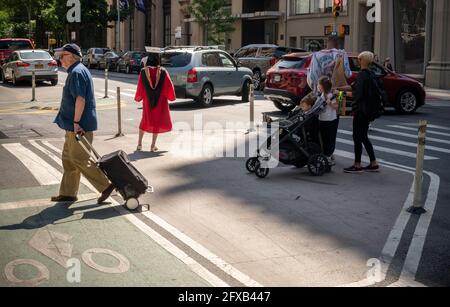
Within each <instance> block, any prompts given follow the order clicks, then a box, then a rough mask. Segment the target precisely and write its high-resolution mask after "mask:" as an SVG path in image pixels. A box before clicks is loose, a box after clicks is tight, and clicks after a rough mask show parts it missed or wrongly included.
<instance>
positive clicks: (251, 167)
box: [246, 98, 331, 178]
mask: <svg viewBox="0 0 450 307" xmlns="http://www.w3.org/2000/svg"><path fill="white" fill-rule="evenodd" d="M325 107H326V101H324V100H323V99H322V98H318V99H317V101H316V103H315V104H314V106H313V107H312V108H311V110H309V111H308V112H306V113H303V112H302V111H300V110H297V111H293V112H292V113H291V114H290V115H289V116H288V117H287V118H286V119H284V120H281V121H279V122H278V123H279V127H278V129H276V130H273V129H274V128H273V127H271V125H270V124H269V125H268V130H269V131H268V134H269V137H268V139H267V141H266V142H265V143H264V144H263V145H262V146H260V147H259V149H258V150H257V156H256V157H254V158H250V159H248V160H247V162H246V168H247V170H248V171H249V172H250V173H255V174H256V176H258V177H259V178H265V177H267V176H268V175H269V166H268V164H269V161H271V160H272V159H277V160H278V161H279V162H281V163H283V164H286V165H294V166H295V167H297V168H303V167H305V166H308V170H309V172H310V173H311V175H313V176H323V175H324V174H325V173H326V172H330V171H331V167H330V165H329V162H328V158H327V157H326V156H325V155H323V154H322V153H321V152H322V150H321V146H320V141H319V135H318V134H319V132H318V129H317V131H308V130H309V129H308V127H309V126H311V124H313V121H318V115H319V114H320V113H321V112H322V111H323V110H324V108H325ZM312 130H314V129H312ZM277 138H278V140H277ZM275 146H278V148H279V151H278V155H277V154H276V152H274V150H273V149H274V148H276V147H275Z"/></svg>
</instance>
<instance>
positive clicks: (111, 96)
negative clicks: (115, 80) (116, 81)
mask: <svg viewBox="0 0 450 307" xmlns="http://www.w3.org/2000/svg"><path fill="white" fill-rule="evenodd" d="M95 95H97V97H98V98H104V97H105V93H100V92H95ZM108 96H109V98H116V96H114V95H108Z"/></svg>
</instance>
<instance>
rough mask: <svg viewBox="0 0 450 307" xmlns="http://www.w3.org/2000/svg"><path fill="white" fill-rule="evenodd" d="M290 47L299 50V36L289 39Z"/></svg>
mask: <svg viewBox="0 0 450 307" xmlns="http://www.w3.org/2000/svg"><path fill="white" fill-rule="evenodd" d="M289 47H292V48H297V36H291V37H289Z"/></svg>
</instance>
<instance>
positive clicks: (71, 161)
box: [59, 131, 109, 197]
mask: <svg viewBox="0 0 450 307" xmlns="http://www.w3.org/2000/svg"><path fill="white" fill-rule="evenodd" d="M85 136H86V139H87V140H88V141H89V143H91V144H92V141H93V138H94V134H93V133H92V132H87V133H86V134H85ZM62 162H63V168H64V175H63V178H62V182H61V187H60V189H59V195H63V196H71V197H76V196H77V194H78V189H79V187H80V178H81V175H83V176H84V177H85V178H86V179H87V180H88V181H89V182H90V183H91V184H92V185H93V186H94V187H95V188H96V189H97V190H98V191H99V192H100V193H102V192H103V191H105V190H106V188H108V186H109V181H108V179H107V178H106V176H105V174H103V172H102V171H101V170H99V169H98V168H97V167H96V166H95V164H94V163H92V162H91V161H90V160H89V155H88V154H87V153H86V152H85V151H84V150H83V148H82V147H81V146H80V144H78V142H77V140H76V138H75V133H74V132H70V131H67V132H66V140H65V142H64V149H63V153H62Z"/></svg>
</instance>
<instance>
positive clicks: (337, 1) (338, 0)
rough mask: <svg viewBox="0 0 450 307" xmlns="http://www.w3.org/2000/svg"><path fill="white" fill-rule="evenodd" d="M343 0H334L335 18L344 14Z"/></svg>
mask: <svg viewBox="0 0 450 307" xmlns="http://www.w3.org/2000/svg"><path fill="white" fill-rule="evenodd" d="M342 6H343V0H333V16H334V18H338V17H339V15H340V14H341V12H342Z"/></svg>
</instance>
